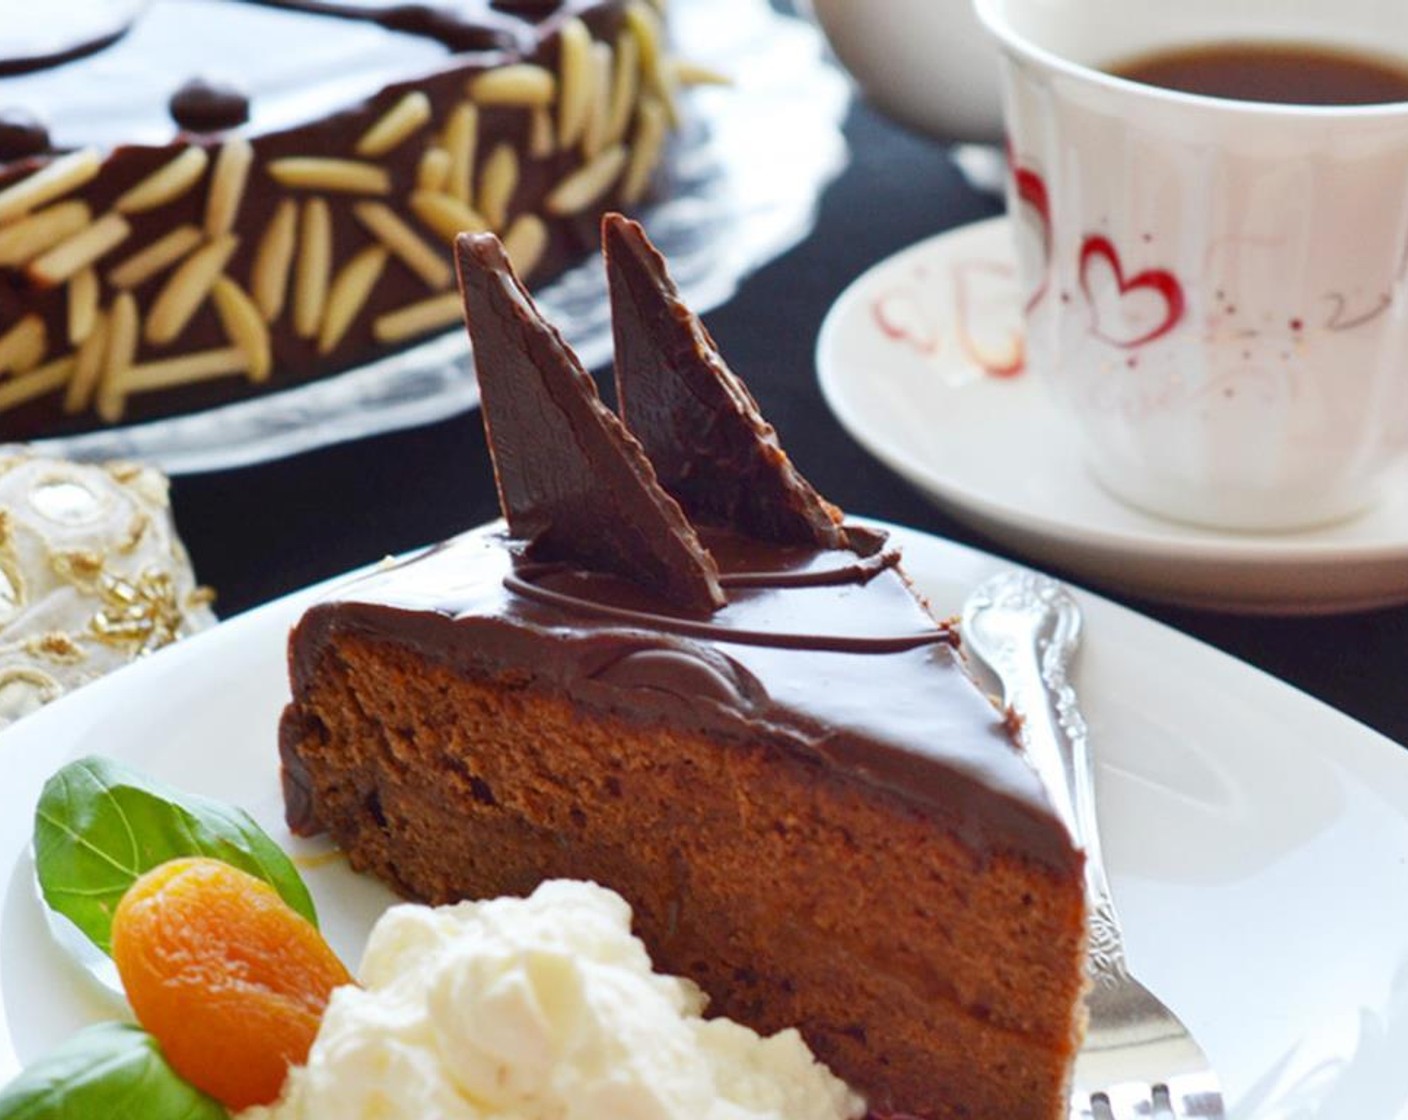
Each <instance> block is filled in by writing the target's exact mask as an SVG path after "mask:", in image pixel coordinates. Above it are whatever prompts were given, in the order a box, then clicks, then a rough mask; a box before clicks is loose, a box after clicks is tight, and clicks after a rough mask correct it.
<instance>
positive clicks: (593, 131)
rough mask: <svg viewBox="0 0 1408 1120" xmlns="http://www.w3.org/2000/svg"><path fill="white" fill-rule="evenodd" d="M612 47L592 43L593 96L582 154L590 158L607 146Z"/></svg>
mask: <svg viewBox="0 0 1408 1120" xmlns="http://www.w3.org/2000/svg"><path fill="white" fill-rule="evenodd" d="M611 88H612V82H611V48H610V47H609V46H608V45H607V44H605V43H593V44H592V97H591V107H590V109H589V110H588V111H587V123H586V126H585V127H584V128H583V129H582V154H583V155H584V156H586V157H587V158H588V159H591V158H592V157H593V156H595V155H598V154H599V153H600V152H601V150H602V148H604V147H606V125H607V117H608V115H609V114H610V112H611Z"/></svg>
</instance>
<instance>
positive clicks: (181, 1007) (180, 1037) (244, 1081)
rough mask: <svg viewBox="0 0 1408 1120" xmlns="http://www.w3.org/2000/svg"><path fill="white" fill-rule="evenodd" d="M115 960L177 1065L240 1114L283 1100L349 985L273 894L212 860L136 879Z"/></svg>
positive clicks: (123, 907) (185, 862)
mask: <svg viewBox="0 0 1408 1120" xmlns="http://www.w3.org/2000/svg"><path fill="white" fill-rule="evenodd" d="M112 955H113V960H114V961H115V962H116V964H117V971H118V974H119V975H120V976H121V977H122V984H123V987H124V988H125V989H126V991H127V998H128V1001H129V1002H130V1003H131V1004H132V1009H133V1011H134V1012H136V1015H137V1019H138V1021H139V1022H140V1023H141V1024H142V1026H143V1027H145V1028H146V1029H147V1030H148V1031H150V1032H151V1033H152V1034H153V1035H155V1036H156V1038H157V1040H158V1041H159V1042H160V1043H161V1048H162V1050H163V1052H164V1053H165V1054H166V1058H167V1060H168V1061H169V1062H170V1063H171V1065H172V1067H173V1068H174V1069H175V1070H176V1071H177V1072H178V1073H179V1074H181V1075H182V1076H183V1077H185V1078H186V1079H187V1080H188V1081H190V1082H191V1083H192V1084H193V1085H195V1086H196V1087H198V1088H200V1089H202V1090H204V1091H205V1092H207V1093H209V1094H210V1095H211V1096H213V1097H215V1098H216V1099H217V1100H218V1101H220V1102H221V1103H222V1104H224V1105H226V1106H227V1107H228V1108H231V1109H234V1110H238V1109H242V1108H247V1107H249V1106H250V1105H255V1104H267V1103H268V1102H270V1101H272V1100H274V1099H275V1098H276V1097H277V1096H278V1095H279V1090H280V1089H281V1088H282V1086H283V1083H284V1077H285V1076H286V1074H287V1072H288V1067H289V1066H290V1065H295V1064H299V1063H302V1062H304V1061H305V1060H306V1059H307V1057H308V1050H309V1047H310V1046H312V1044H313V1038H314V1036H315V1035H316V1034H317V1031H318V1024H319V1022H320V1021H321V1019H322V1014H323V1008H324V1007H325V1006H326V1005H327V1001H328V998H329V997H330V996H331V994H332V990H333V989H334V988H335V987H337V986H339V985H341V984H349V983H351V982H352V978H351V976H349V975H348V972H347V969H346V968H344V967H343V965H342V962H341V961H339V960H338V959H337V956H336V955H335V954H334V953H333V951H332V949H331V948H330V947H329V946H328V943H327V942H326V941H324V940H323V937H322V934H320V933H319V932H318V931H317V929H315V928H314V927H313V926H312V925H311V924H310V923H309V922H308V921H307V920H306V919H305V918H303V917H302V916H301V915H300V914H298V913H297V912H295V911H294V910H292V909H291V908H290V907H289V906H288V904H287V903H285V902H284V901H283V899H281V898H280V897H279V895H278V892H277V891H275V890H274V889H273V888H272V887H270V886H269V885H268V884H267V883H265V882H263V881H262V880H260V879H256V878H255V877H254V876H252V875H248V874H246V873H245V872H243V871H240V870H239V869H237V868H235V867H231V866H230V865H229V864H227V863H222V862H220V861H219V860H214V859H177V860H172V861H170V862H169V863H164V864H162V865H161V866H160V867H157V868H154V869H153V870H151V871H149V872H147V874H145V875H143V876H142V877H141V878H140V879H138V880H137V881H136V882H135V883H134V884H133V885H132V886H131V888H130V889H129V890H128V891H127V893H126V894H125V895H124V896H123V898H122V902H121V903H120V904H119V906H118V908H117V913H116V915H115V916H114V918H113V924H112Z"/></svg>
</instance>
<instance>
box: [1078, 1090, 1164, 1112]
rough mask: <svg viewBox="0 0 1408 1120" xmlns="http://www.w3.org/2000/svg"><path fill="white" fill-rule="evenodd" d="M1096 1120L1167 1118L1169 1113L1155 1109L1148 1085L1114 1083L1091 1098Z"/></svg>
mask: <svg viewBox="0 0 1408 1120" xmlns="http://www.w3.org/2000/svg"><path fill="white" fill-rule="evenodd" d="M1090 1104H1091V1109H1092V1116H1093V1117H1094V1120H1150V1118H1153V1117H1158V1118H1159V1120H1167V1117H1168V1116H1169V1115H1170V1114H1169V1113H1159V1112H1155V1111H1154V1100H1153V1098H1152V1097H1151V1095H1150V1090H1149V1086H1148V1085H1143V1084H1130V1085H1112V1086H1110V1087H1108V1088H1106V1089H1102V1090H1101V1091H1100V1092H1098V1093H1095V1094H1093V1095H1092V1096H1091V1098H1090Z"/></svg>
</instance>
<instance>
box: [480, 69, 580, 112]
mask: <svg viewBox="0 0 1408 1120" xmlns="http://www.w3.org/2000/svg"><path fill="white" fill-rule="evenodd" d="M466 88H467V91H468V93H469V96H470V100H472V101H474V102H475V103H476V104H478V105H518V106H527V105H544V106H546V105H551V104H552V103H553V101H554V100H555V99H556V98H557V79H556V78H555V77H554V76H553V73H552V71H551V70H548V69H545V68H544V67H542V66H535V65H533V63H531V62H516V63H514V64H512V65H510V66H499V67H496V68H495V69H493V70H486V71H484V73H482V74H477V75H476V76H475V77H473V78H471V79H470V80H469V84H468V86H467V87H466Z"/></svg>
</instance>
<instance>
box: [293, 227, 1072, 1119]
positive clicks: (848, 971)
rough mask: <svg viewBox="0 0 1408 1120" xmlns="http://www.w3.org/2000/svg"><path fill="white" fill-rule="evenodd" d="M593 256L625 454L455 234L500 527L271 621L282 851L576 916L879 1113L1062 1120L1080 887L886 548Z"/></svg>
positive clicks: (687, 338) (520, 291) (679, 313)
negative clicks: (781, 1034) (824, 1071)
mask: <svg viewBox="0 0 1408 1120" xmlns="http://www.w3.org/2000/svg"><path fill="white" fill-rule="evenodd" d="M605 242H606V249H607V261H608V271H609V273H610V279H611V291H612V297H613V314H614V317H615V327H616V338H617V357H618V365H617V374H618V378H619V382H620V384H619V395H620V398H621V401H622V410H623V415H624V417H625V419H626V421H627V422H628V424H629V426H630V431H628V430H627V427H626V425H624V424H623V423H622V422H621V421H620V420H618V418H617V417H616V416H615V414H613V413H612V412H611V411H610V410H609V409H607V408H606V406H605V405H604V404H603V403H602V402H601V401H600V400H599V398H598V396H597V393H596V389H595V386H594V384H593V383H592V381H591V379H590V377H589V376H588V375H587V374H586V372H585V371H584V370H583V369H582V368H581V366H580V365H579V364H578V363H577V362H576V360H575V358H574V357H573V355H572V354H571V352H570V351H569V350H568V349H567V348H566V347H565V346H564V344H563V343H562V340H561V338H560V337H559V336H558V335H557V333H556V332H555V331H554V330H553V328H552V327H551V326H550V325H548V324H547V323H545V322H544V321H543V320H542V319H541V318H540V317H539V315H538V314H537V311H536V309H535V307H534V306H533V303H532V301H531V299H530V297H529V296H528V294H527V292H526V291H525V290H524V288H523V287H522V285H521V284H520V283H519V282H518V280H517V279H516V278H515V277H514V275H513V273H512V270H511V268H510V266H509V262H508V258H507V256H506V255H505V253H504V251H503V248H502V246H501V245H500V244H499V242H498V241H497V240H496V239H494V238H493V237H492V236H488V235H485V236H480V237H475V238H466V239H461V242H460V271H461V283H462V285H463V289H464V294H465V310H466V317H467V320H468V323H469V328H470V333H471V335H472V338H473V343H474V347H475V351H476V353H477V355H478V360H479V366H480V378H481V385H482V392H483V402H484V420H485V424H486V427H487V429H488V433H489V437H490V442H491V446H492V450H493V454H494V462H495V469H496V475H497V479H498V483H499V492H500V498H501V502H502V505H503V509H504V514H505V517H506V521H507V524H506V526H502V527H489V528H485V529H481V530H478V531H476V532H472V533H470V534H468V535H466V536H462V537H460V538H458V539H456V540H452V541H450V542H449V543H448V544H445V545H442V546H440V547H438V548H436V549H432V550H431V551H429V552H427V553H425V554H424V555H422V556H420V557H418V558H416V559H413V560H411V561H409V562H406V563H403V564H400V565H398V566H395V567H393V568H391V569H389V570H386V571H383V572H379V573H377V574H375V575H372V576H370V577H367V578H365V579H362V580H360V581H358V582H356V583H353V584H351V585H349V586H346V587H344V588H342V589H340V590H339V591H338V592H336V593H335V594H334V595H333V596H332V597H330V598H329V599H328V600H326V601H324V602H322V603H320V604H319V605H316V606H314V607H313V608H312V609H311V610H309V611H308V612H307V614H306V615H305V616H304V618H303V619H302V620H301V621H300V623H299V624H298V626H297V628H296V629H295V631H294V633H293V635H292V637H291V640H290V671H291V678H292V694H293V699H292V702H291V703H290V704H289V706H288V708H287V709H286V712H285V714H284V719H283V724H282V732H281V752H282V760H283V772H284V788H285V797H286V803H287V812H288V819H289V822H290V824H291V826H292V827H293V828H294V829H295V830H296V831H299V832H304V833H309V832H315V831H319V830H324V829H326V830H327V831H329V832H330V833H331V834H332V836H333V837H334V839H335V840H336V841H337V842H338V843H339V844H340V845H341V846H342V847H343V848H344V849H345V850H346V852H347V853H348V855H349V858H350V859H351V861H352V863H353V865H354V866H355V867H357V868H359V869H363V870H366V871H370V872H372V873H373V874H376V875H378V876H379V877H381V878H383V879H385V880H386V881H387V882H388V883H390V884H391V885H392V886H394V887H395V888H396V889H397V890H399V891H401V892H403V893H404V894H406V895H408V896H411V897H414V898H418V899H423V900H427V901H431V902H446V901H450V900H453V899H460V898H466V897H484V896H490V895H497V894H504V893H509V894H527V893H529V892H531V891H532V889H533V888H534V887H535V886H536V885H537V884H538V883H539V882H540V881H541V880H543V879H545V878H555V877H571V878H582V879H593V880H596V881H599V882H601V883H603V884H605V885H608V886H610V887H612V888H613V889H615V890H617V891H619V892H621V893H622V894H623V895H624V896H625V897H626V898H627V899H628V900H629V901H630V902H631V904H632V905H633V907H634V909H635V916H636V928H637V929H638V931H639V932H640V933H641V936H642V937H643V938H644V939H645V941H646V943H647V944H648V946H649V947H650V949H651V952H652V955H653V956H655V958H656V959H657V961H658V962H660V964H661V966H662V967H664V968H666V969H668V970H671V971H674V972H677V973H680V974H683V975H686V976H689V977H691V978H693V979H694V980H695V981H697V982H698V983H699V984H700V985H701V986H702V987H703V989H704V990H705V991H706V992H707V993H708V995H709V997H710V999H711V1004H710V1007H711V1008H712V1009H713V1010H715V1011H717V1012H719V1013H723V1014H727V1015H728V1016H730V1017H732V1018H735V1019H738V1020H741V1021H743V1022H745V1023H747V1024H749V1025H750V1026H753V1027H754V1028H756V1029H758V1030H761V1031H765V1032H771V1031H776V1030H779V1029H782V1028H784V1027H788V1026H796V1027H798V1028H800V1030H801V1031H802V1033H803V1035H804V1036H805V1038H806V1040H807V1042H808V1043H809V1044H810V1045H811V1047H812V1048H813V1050H814V1051H815V1052H816V1053H817V1055H818V1056H819V1057H821V1058H822V1059H823V1060H824V1061H826V1062H827V1063H828V1064H829V1065H830V1066H831V1067H832V1068H833V1069H834V1070H835V1071H836V1072H837V1073H838V1074H840V1076H842V1077H843V1078H844V1079H846V1080H847V1081H848V1082H850V1084H851V1085H852V1086H854V1087H855V1088H856V1089H858V1090H859V1091H860V1092H861V1093H863V1094H864V1095H865V1096H866V1098H867V1101H868V1102H869V1105H870V1108H871V1111H872V1112H873V1113H874V1114H875V1115H895V1114H905V1115H910V1116H915V1117H933V1118H940V1117H942V1118H957V1117H1001V1118H1003V1120H1056V1118H1057V1117H1064V1115H1065V1107H1066V1086H1067V1077H1068V1073H1069V1069H1070V1063H1071V1061H1072V1058H1073V1055H1074V1052H1075V1049H1076V1047H1077V1045H1078V1038H1079V1031H1080V1019H1081V1014H1080V1007H1081V992H1082V988H1083V977H1084V954H1085V904H1084V894H1083V887H1082V857H1081V854H1080V853H1079V851H1078V850H1076V848H1075V847H1074V846H1073V843H1072V841H1071V838H1070V836H1069V835H1068V833H1067V831H1066V829H1065V828H1064V826H1063V825H1062V824H1061V822H1060V821H1059V819H1058V818H1057V816H1056V815H1055V813H1054V812H1053V810H1052V808H1051V804H1050V802H1049V800H1048V798H1047V796H1046V793H1045V790H1044V789H1043V787H1042V785H1041V783H1040V781H1039V780H1038V779H1037V777H1036V775H1035V773H1034V772H1033V770H1032V768H1031V767H1030V765H1029V764H1028V762H1027V760H1026V759H1025V758H1024V757H1023V756H1022V754H1021V753H1020V752H1019V750H1018V749H1017V748H1016V747H1015V746H1014V743H1013V740H1012V737H1011V733H1010V727H1009V726H1008V723H1007V720H1006V719H1005V718H1004V715H1003V713H1001V712H999V711H998V710H997V709H996V708H995V707H994V706H993V704H992V703H991V702H990V700H989V699H988V698H987V697H986V696H984V695H983V694H982V693H981V692H980V691H979V690H978V689H977V688H976V687H975V686H974V684H973V683H972V681H971V680H970V678H969V677H968V675H967V674H966V672H965V670H964V667H963V665H962V662H961V659H960V657H959V655H958V653H957V651H956V647H957V645H958V637H957V635H956V633H955V632H954V630H953V629H952V627H951V626H948V625H944V624H940V623H937V622H936V621H935V620H934V619H933V618H932V617H931V615H930V614H929V612H928V610H927V608H926V606H925V604H924V603H923V601H922V600H921V599H920V598H919V597H918V596H917V595H916V594H915V592H914V591H913V589H912V588H911V586H910V584H909V582H908V580H907V579H906V577H905V575H904V573H903V570H902V569H901V567H900V557H899V554H898V551H897V550H896V549H895V548H893V547H892V546H891V545H889V544H888V543H887V541H886V539H885V538H884V536H883V535H882V534H879V533H876V532H873V531H871V530H868V529H864V528H859V527H857V526H855V525H852V524H848V523H846V522H845V521H844V520H843V519H842V518H841V516H840V514H839V513H838V512H837V511H835V510H834V509H833V508H832V507H831V506H829V505H828V504H827V503H825V502H824V501H823V500H822V499H821V498H820V497H818V495H817V494H816V492H815V491H814V490H813V489H812V488H811V487H810V486H809V485H808V484H807V483H806V481H805V480H804V479H802V478H801V476H800V475H799V474H798V473H797V471H796V470H795V469H794V468H793V467H792V465H791V464H790V463H789V462H788V460H787V458H786V456H785V455H784V454H783V453H782V451H781V450H780V448H779V447H778V444H777V440H776V436H775V433H774V432H773V430H772V428H771V427H770V426H769V425H767V424H766V423H765V422H764V421H763V420H762V419H761V418H760V417H759V416H758V413H757V409H756V407H755V405H754V403H753V401H752V398H751V397H750V396H749V395H748V393H747V391H746V390H745V389H744V388H743V386H742V384H741V383H740V382H739V381H738V379H737V378H736V377H735V376H734V374H733V373H732V372H731V371H730V370H729V369H728V367H727V366H726V365H725V364H724V362H723V360H722V359H721V357H720V356H719V355H718V353H717V351H716V349H715V348H714V346H713V344H712V342H711V341H710V340H709V338H708V335H707V333H706V332H705V331H704V329H703V327H702V326H701V325H700V323H699V322H698V320H697V319H696V318H695V317H694V316H693V315H691V314H690V313H689V311H688V309H687V308H685V307H684V306H683V305H682V304H681V303H680V302H679V300H678V297H677V294H676V293H675V290H674V288H673V285H672V284H671V283H670V281H669V278H668V276H667V275H666V274H665V271H664V265H663V262H662V261H661V260H660V258H659V257H658V255H656V254H655V252H654V250H653V249H652V248H651V246H650V245H649V244H648V243H647V242H646V241H645V239H644V236H643V234H642V233H641V231H640V229H639V227H637V226H635V225H634V224H633V223H629V222H627V221H625V220H624V219H620V218H618V217H611V218H608V220H607V224H606V236H605ZM632 433H634V434H632Z"/></svg>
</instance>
